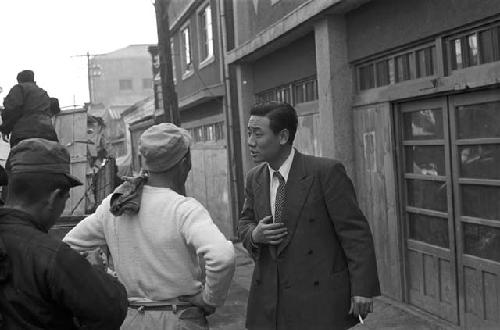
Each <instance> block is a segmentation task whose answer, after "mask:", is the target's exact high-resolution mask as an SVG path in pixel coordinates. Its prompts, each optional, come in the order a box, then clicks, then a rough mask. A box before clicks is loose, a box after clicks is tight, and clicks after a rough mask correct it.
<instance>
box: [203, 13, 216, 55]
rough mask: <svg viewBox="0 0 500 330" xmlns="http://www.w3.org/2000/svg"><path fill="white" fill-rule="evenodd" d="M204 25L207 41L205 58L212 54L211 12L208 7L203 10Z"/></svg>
mask: <svg viewBox="0 0 500 330" xmlns="http://www.w3.org/2000/svg"><path fill="white" fill-rule="evenodd" d="M205 23H206V33H207V35H206V39H207V57H210V56H212V55H213V54H214V42H213V39H214V38H213V31H212V10H211V9H210V6H207V8H205Z"/></svg>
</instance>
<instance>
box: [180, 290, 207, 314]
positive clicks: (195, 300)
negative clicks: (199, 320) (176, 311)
mask: <svg viewBox="0 0 500 330" xmlns="http://www.w3.org/2000/svg"><path fill="white" fill-rule="evenodd" d="M179 300H180V301H185V302H189V303H191V304H193V305H195V306H198V307H200V308H201V309H203V311H204V312H205V315H211V314H213V313H215V306H212V305H209V304H207V303H206V302H205V301H204V300H203V296H202V294H201V292H200V293H198V294H196V295H194V296H180V297H179Z"/></svg>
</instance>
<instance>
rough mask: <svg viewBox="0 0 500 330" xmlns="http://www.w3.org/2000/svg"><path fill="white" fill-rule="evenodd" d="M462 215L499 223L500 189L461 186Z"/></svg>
mask: <svg viewBox="0 0 500 330" xmlns="http://www.w3.org/2000/svg"><path fill="white" fill-rule="evenodd" d="M460 189H461V193H462V195H461V197H462V215H466V216H470V217H476V218H482V219H488V220H499V221H500V202H499V201H500V187H495V186H479V185H469V184H467V185H461V187H460Z"/></svg>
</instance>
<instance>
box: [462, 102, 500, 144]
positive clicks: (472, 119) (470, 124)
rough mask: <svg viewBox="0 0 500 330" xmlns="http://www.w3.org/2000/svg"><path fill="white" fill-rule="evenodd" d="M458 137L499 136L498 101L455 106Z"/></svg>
mask: <svg viewBox="0 0 500 330" xmlns="http://www.w3.org/2000/svg"><path fill="white" fill-rule="evenodd" d="M456 110H457V132H458V134H457V135H458V138H459V139H471V138H494V137H500V102H490V103H482V104H473V105H466V106H459V107H456Z"/></svg>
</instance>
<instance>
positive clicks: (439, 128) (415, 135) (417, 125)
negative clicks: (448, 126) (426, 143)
mask: <svg viewBox="0 0 500 330" xmlns="http://www.w3.org/2000/svg"><path fill="white" fill-rule="evenodd" d="M403 125H404V138H405V140H434V139H442V138H443V136H444V135H443V113H442V111H441V109H425V110H419V111H412V112H406V113H404V114H403Z"/></svg>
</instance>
